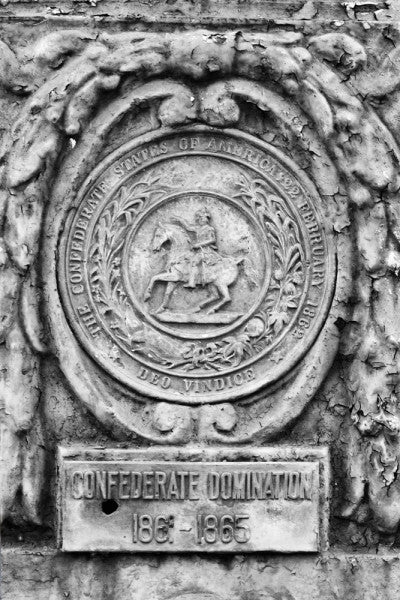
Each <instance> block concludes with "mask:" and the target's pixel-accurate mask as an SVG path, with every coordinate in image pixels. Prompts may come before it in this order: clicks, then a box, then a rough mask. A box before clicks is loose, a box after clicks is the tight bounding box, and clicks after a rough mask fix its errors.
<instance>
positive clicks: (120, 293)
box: [0, 0, 400, 600]
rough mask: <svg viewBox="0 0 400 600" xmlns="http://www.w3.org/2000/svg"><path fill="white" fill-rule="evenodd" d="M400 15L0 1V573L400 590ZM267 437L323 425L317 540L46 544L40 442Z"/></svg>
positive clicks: (223, 443)
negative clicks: (322, 538) (325, 462)
mask: <svg viewBox="0 0 400 600" xmlns="http://www.w3.org/2000/svg"><path fill="white" fill-rule="evenodd" d="M399 17H400V3H399V2H398V1H397V0H396V1H395V2H392V3H390V4H389V3H385V2H382V3H380V2H371V3H364V2H354V3H353V2H352V3H346V2H345V3H343V2H320V1H318V0H317V1H312V2H290V3H289V2H286V1H282V2H279V3H277V2H272V1H271V2H270V1H267V2H256V1H254V0H253V1H250V0H249V1H248V2H230V1H228V0H227V1H225V2H223V3H221V2H218V3H216V2H214V1H212V0H208V1H204V2H201V3H189V2H183V1H180V0H177V1H176V2H169V1H167V2H163V1H160V2H156V1H152V2H146V3H144V2H137V1H131V2H124V3H119V2H113V1H112V0H99V2H92V3H83V2H68V1H65V2H64V1H57V2H56V3H52V5H51V6H46V5H45V4H44V3H42V2H19V1H17V2H8V3H7V2H3V3H2V6H1V8H0V39H1V44H0V45H1V48H0V49H1V56H0V102H1V108H2V110H1V111H0V128H1V132H2V139H3V145H2V150H1V163H0V169H1V177H2V186H1V190H0V400H1V408H2V412H1V415H2V423H1V428H2V429H1V449H2V452H1V477H2V479H1V505H2V508H1V511H2V518H4V525H3V531H4V535H3V539H4V543H3V545H4V551H3V555H4V565H3V587H4V592H3V595H4V597H5V598H10V599H11V598H12V599H13V600H14V599H16V598H17V599H19V598H28V599H29V598H32V599H36V598H49V599H54V598H65V597H71V598H112V599H114V598H115V599H116V598H118V599H119V600H120V599H121V600H123V599H124V598H125V597H126V598H128V597H129V598H131V597H138V598H143V599H145V598H152V599H157V600H159V599H160V600H161V599H164V598H173V597H176V598H181V599H182V600H194V599H195V598H197V599H198V598H203V599H204V598H206V599H207V600H209V598H211V597H216V598H220V599H221V600H224V598H228V597H229V598H237V599H243V600H245V599H246V600H253V599H254V600H255V599H256V598H257V599H258V598H275V599H277V598H280V599H283V598H290V599H292V598H294V599H296V600H297V599H302V598H323V599H325V598H326V599H330V598H342V597H349V598H357V599H358V598H360V600H361V598H381V597H382V598H384V597H387V598H390V599H394V598H397V596H398V590H399V588H400V582H399V574H398V565H397V554H396V553H397V551H398V548H399V529H398V528H399V523H400V483H399V479H398V466H399V423H400V412H399V407H398V397H399V387H398V383H399V373H400V363H399V353H398V349H399V346H400V320H399V316H398V298H399V291H400V290H399V272H400V248H399V240H400V237H399V209H398V200H399V198H398V191H399V187H400V177H399V175H400V152H399V147H398V144H399V139H400V137H399V136H400V131H399V122H400V120H399V93H398V89H399V81H400V78H399V73H400V70H399V53H398V49H397V46H398V43H399ZM164 149H165V150H164ZM79 232H80V233H79ZM79 286H82V289H81V288H80V287H79ZM272 444H273V445H274V446H279V447H281V448H283V450H281V452H286V451H287V452H289V453H292V454H296V453H297V454H298V456H301V455H302V452H304V449H305V448H306V447H307V446H313V447H315V448H316V450H315V452H316V453H318V452H319V451H320V448H321V447H322V446H323V447H325V446H326V447H329V453H330V456H331V471H332V478H331V480H332V486H331V489H330V494H329V496H330V497H329V504H330V515H331V519H330V526H329V543H330V550H329V553H328V552H327V551H326V550H325V546H324V548H322V549H321V548H320V550H322V551H321V553H320V555H319V556H318V558H316V557H301V556H298V555H293V556H279V555H277V554H266V553H261V554H258V553H256V554H255V555H246V556H244V555H241V554H239V555H237V556H233V557H232V556H231V557H230V558H228V557H227V556H223V555H222V556H220V555H213V556H210V557H207V558H205V557H202V558H201V557H198V556H195V555H192V556H191V557H183V556H180V555H177V554H173V553H171V555H170V556H168V557H165V558H161V557H159V556H158V555H155V556H154V557H152V558H149V557H147V558H146V557H144V556H141V555H135V556H127V555H124V554H121V555H118V554H116V555H113V556H109V555H108V554H104V555H91V554H85V553H82V554H77V555H74V556H71V555H69V554H68V553H67V552H62V551H60V550H56V548H55V535H56V530H57V527H58V524H59V523H58V519H57V502H58V501H57V493H56V483H57V476H56V454H57V450H58V448H59V447H60V446H62V447H69V446H76V445H79V446H80V447H83V448H86V451H87V452H88V453H89V454H90V452H92V451H95V450H94V449H96V448H97V451H98V449H99V448H100V449H101V451H102V452H105V453H106V452H108V451H109V450H108V449H111V448H116V449H117V451H122V452H128V453H129V452H134V451H136V452H139V453H140V452H143V453H144V454H145V453H146V452H147V456H152V457H154V454H152V452H156V454H157V453H158V455H157V457H158V458H157V460H158V462H157V463H154V464H158V465H159V464H160V461H163V460H165V456H168V452H169V451H170V449H168V446H172V445H173V446H174V447H175V448H181V450H180V451H178V450H177V453H178V454H177V458H176V460H177V461H181V463H182V464H184V457H185V456H187V453H188V452H198V453H200V455H201V453H204V456H205V455H206V454H207V452H211V453H212V452H214V453H215V455H217V454H218V452H222V453H223V452H229V448H231V449H232V452H234V453H237V460H240V461H243V462H245V463H246V464H247V463H248V462H249V461H250V462H252V461H253V459H252V458H249V455H250V456H251V452H252V451H253V452H255V450H254V449H255V448H256V447H260V448H261V449H262V451H264V452H267V453H268V451H269V449H270V448H271V445H272ZM149 446H156V448H155V450H150V448H149ZM193 448H194V449H195V450H193ZM118 449H119V450H118ZM164 449H165V450H164ZM179 452H181V454H179ZM163 453H164V454H165V456H163ZM185 453H186V454H185ZM241 453H242V456H240V454H241ZM89 454H88V455H89ZM204 456H200V458H199V460H204ZM222 460H223V459H222ZM235 460H236V459H235ZM217 462H218V461H217ZM221 468H222V467H221ZM248 469H249V471H251V469H250V467H248ZM117 470H118V469H117ZM184 502H186V500H183V503H184ZM184 507H185V505H184V504H182V510H184ZM24 540H25V542H24ZM265 548H266V547H265V546H264V549H265ZM91 549H93V550H101V549H102V548H100V547H97V548H96V547H95V545H93V547H91ZM269 549H271V548H269ZM276 549H277V548H275V550H276ZM281 549H282V548H281ZM289 549H290V548H289ZM383 553H384V554H383Z"/></svg>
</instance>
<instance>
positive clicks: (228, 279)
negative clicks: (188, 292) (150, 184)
mask: <svg viewBox="0 0 400 600" xmlns="http://www.w3.org/2000/svg"><path fill="white" fill-rule="evenodd" d="M167 244H168V245H167ZM167 247H168V248H169V249H168V250H167V252H168V259H167V264H166V268H165V270H164V271H163V272H161V273H158V274H157V275H154V276H153V277H152V278H151V279H150V282H149V285H148V287H147V290H146V292H145V296H144V300H145V301H148V300H149V299H150V298H151V295H152V292H153V288H154V285H155V284H156V283H166V287H165V292H164V296H163V300H162V302H161V305H160V306H159V308H158V309H157V311H156V313H157V314H160V313H162V312H163V311H165V310H167V308H168V305H169V302H170V300H171V296H172V294H173V292H174V290H175V288H176V286H177V285H178V284H180V283H182V284H183V287H185V288H188V289H192V290H194V289H195V288H207V289H209V290H210V294H209V295H208V296H207V298H206V299H205V300H202V301H201V302H199V303H198V304H197V305H196V306H195V307H194V308H193V309H191V311H190V312H192V313H196V312H200V311H203V310H204V311H205V313H206V314H212V313H215V312H216V311H218V310H219V309H220V308H221V307H222V306H225V305H226V304H228V303H229V302H230V301H231V295H230V292H229V287H230V286H231V285H232V284H233V283H234V282H235V281H236V280H237V278H238V275H239V265H240V264H241V263H243V262H244V260H245V253H246V251H243V250H242V251H241V252H240V255H239V256H224V255H223V254H222V253H220V252H219V251H218V243H217V233H216V230H215V227H214V225H213V224H212V215H211V213H210V211H209V210H208V208H206V207H203V208H200V209H199V210H197V211H196V212H195V215H194V223H190V222H188V221H187V220H186V219H183V218H182V217H177V216H173V217H171V219H170V221H169V222H167V223H166V224H163V225H159V226H158V227H157V228H156V230H155V232H154V235H153V244H152V249H153V252H159V251H160V250H161V249H162V248H167Z"/></svg>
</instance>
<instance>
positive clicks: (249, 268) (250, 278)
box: [236, 253, 258, 289]
mask: <svg viewBox="0 0 400 600" xmlns="http://www.w3.org/2000/svg"><path fill="white" fill-rule="evenodd" d="M246 254H247V253H246ZM246 254H245V255H243V256H240V257H239V256H238V257H237V259H236V260H237V262H236V264H237V265H239V264H241V265H242V269H243V273H244V276H245V277H246V279H247V282H248V284H249V287H250V289H254V288H255V287H256V286H257V284H258V278H257V272H256V270H255V269H254V267H253V264H252V262H251V260H249V259H248V258H247V256H246Z"/></svg>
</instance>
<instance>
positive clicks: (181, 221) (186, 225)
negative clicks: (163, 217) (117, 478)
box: [172, 217, 196, 231]
mask: <svg viewBox="0 0 400 600" xmlns="http://www.w3.org/2000/svg"><path fill="white" fill-rule="evenodd" d="M172 221H173V222H175V223H179V225H182V227H184V228H185V229H186V231H196V228H195V227H193V226H192V225H190V223H188V222H187V221H185V219H182V218H181V217H173V218H172Z"/></svg>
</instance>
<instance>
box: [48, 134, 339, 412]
mask: <svg viewBox="0 0 400 600" xmlns="http://www.w3.org/2000/svg"><path fill="white" fill-rule="evenodd" d="M319 203H320V200H319V199H318V198H317V196H316V193H315V190H314V189H313V187H312V185H311V183H310V182H309V181H308V180H307V179H306V178H305V177H304V176H303V175H302V174H300V172H299V171H298V170H297V169H296V167H295V165H293V163H291V162H290V161H288V160H286V159H285V158H284V157H283V156H282V155H281V154H280V153H279V152H277V151H276V150H275V149H272V148H271V147H269V146H268V145H266V144H263V143H260V142H257V141H255V139H254V138H250V137H249V136H246V135H243V134H239V133H238V132H226V131H225V132H220V131H215V130H209V129H206V128H201V129H193V130H183V131H180V132H167V133H164V134H163V135H160V134H158V135H152V136H150V137H144V138H142V139H139V141H136V142H135V143H131V144H128V145H126V146H124V147H123V148H121V149H119V150H118V151H116V152H115V153H113V154H112V155H110V157H109V158H107V159H106V160H105V161H104V163H102V164H101V165H99V167H98V168H97V170H96V171H95V172H94V173H92V174H91V176H90V178H89V179H88V181H87V183H86V184H85V185H84V186H83V189H82V191H81V194H80V196H79V197H78V199H77V204H76V212H75V215H74V217H73V218H72V219H71V220H70V221H69V222H68V223H67V227H66V228H65V233H64V234H63V236H62V239H61V247H60V249H61V252H60V263H59V283H60V289H61V292H62V298H63V304H64V308H65V310H66V312H67V314H68V315H69V322H70V324H71V327H72V328H73V330H74V332H75V334H76V336H77V337H78V339H79V340H80V342H81V343H82V345H83V346H84V347H85V349H86V350H87V352H88V353H89V354H90V355H91V356H93V358H94V359H95V360H96V361H97V363H98V364H99V365H100V366H101V367H102V368H104V369H106V370H107V371H108V372H109V373H111V374H112V375H113V376H114V377H115V378H116V379H118V380H119V381H120V382H121V383H123V384H124V385H126V386H128V387H130V388H131V389H133V390H136V391H139V392H141V393H144V394H146V395H150V396H160V395H161V396H162V397H163V398H165V399H167V400H172V401H173V400H177V401H180V402H191V403H199V402H212V401H221V400H224V399H228V398H229V399H230V400H231V399H233V398H235V397H240V396H243V395H244V394H249V393H253V392H255V391H257V390H258V389H259V388H261V387H263V386H267V385H270V384H272V383H274V382H276V381H277V380H278V379H279V378H281V377H282V376H284V375H285V374H286V373H287V372H288V371H289V370H290V369H291V368H292V367H293V366H294V365H295V364H296V363H297V362H298V361H299V360H300V358H301V357H302V356H303V355H304V354H305V353H306V352H307V350H308V348H309V347H310V346H311V344H312V343H313V341H314V340H315V338H316V336H317V335H318V333H319V331H320V329H321V327H322V325H323V322H324V320H325V318H326V314H327V311H328V309H329V304H330V301H331V297H332V288H333V282H334V262H333V253H332V251H331V247H330V243H329V239H328V238H327V234H326V232H325V230H324V228H323V225H322V218H321V215H320V213H319V209H318V206H319Z"/></svg>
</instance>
